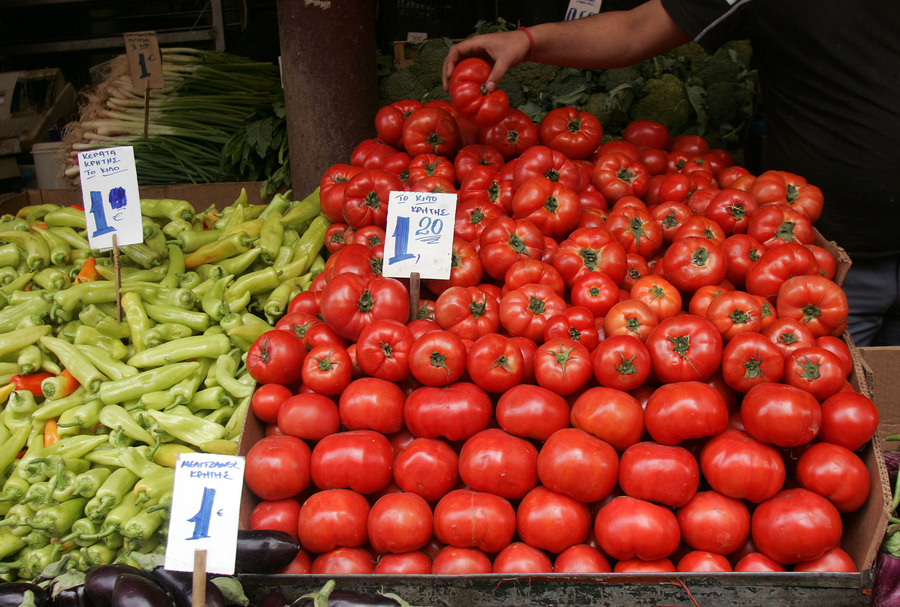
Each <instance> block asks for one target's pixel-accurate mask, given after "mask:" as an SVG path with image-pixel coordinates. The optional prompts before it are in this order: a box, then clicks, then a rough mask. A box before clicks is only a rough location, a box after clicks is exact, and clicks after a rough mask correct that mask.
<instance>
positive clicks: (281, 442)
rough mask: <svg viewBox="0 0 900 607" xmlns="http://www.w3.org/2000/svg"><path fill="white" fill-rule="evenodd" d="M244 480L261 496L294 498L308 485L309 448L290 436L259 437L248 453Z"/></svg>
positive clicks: (248, 486) (272, 498)
mask: <svg viewBox="0 0 900 607" xmlns="http://www.w3.org/2000/svg"><path fill="white" fill-rule="evenodd" d="M244 482H245V483H246V484H247V488H248V489H250V491H252V492H253V494H254V495H256V496H257V497H258V498H260V499H264V500H280V499H286V498H289V497H294V496H295V495H297V494H299V493H300V492H301V491H303V490H304V489H306V488H307V487H308V486H309V482H310V450H309V447H307V446H306V443H304V442H303V441H302V440H300V439H299V438H296V437H293V436H267V437H264V438H262V439H260V440H259V441H257V442H256V443H255V444H254V445H253V446H252V447H250V450H249V451H248V452H247V461H246V477H245V481H244Z"/></svg>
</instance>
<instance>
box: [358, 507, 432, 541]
mask: <svg viewBox="0 0 900 607" xmlns="http://www.w3.org/2000/svg"><path fill="white" fill-rule="evenodd" d="M367 530H368V536H369V543H370V544H371V545H372V549H373V550H374V551H375V552H379V553H395V554H398V553H404V552H411V551H413V550H419V549H420V548H422V547H423V546H425V544H427V543H428V540H430V539H431V532H432V516H431V507H430V506H429V505H428V502H426V501H425V500H424V499H423V498H422V497H421V496H418V495H416V494H415V493H389V494H387V495H383V496H381V497H380V498H378V500H377V501H376V502H375V503H374V504H372V508H371V509H370V510H369V517H368V519H367Z"/></svg>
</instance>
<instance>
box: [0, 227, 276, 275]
mask: <svg viewBox="0 0 900 607" xmlns="http://www.w3.org/2000/svg"><path fill="white" fill-rule="evenodd" d="M0 236H2V233H0ZM220 236H221V235H220ZM258 238H259V237H258V236H250V235H248V234H247V232H244V231H237V232H233V233H231V234H227V235H225V236H221V237H220V238H219V239H218V240H215V241H213V242H209V243H207V244H205V245H203V246H201V247H200V248H199V249H197V250H196V251H193V252H192V253H189V254H188V255H186V256H185V258H184V266H185V267H186V268H189V269H190V268H196V267H197V266H199V265H201V264H204V263H217V262H220V261H222V260H223V259H228V258H229V257H234V256H235V255H238V254H240V253H244V252H246V251H248V250H249V249H250V247H251V246H252V245H253V243H254V242H256V240H257V239H258ZM35 269H40V268H35Z"/></svg>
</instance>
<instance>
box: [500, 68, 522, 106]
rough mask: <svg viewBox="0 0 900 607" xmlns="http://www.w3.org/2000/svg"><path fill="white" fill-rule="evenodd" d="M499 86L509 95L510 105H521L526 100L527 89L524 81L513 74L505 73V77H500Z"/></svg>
mask: <svg viewBox="0 0 900 607" xmlns="http://www.w3.org/2000/svg"><path fill="white" fill-rule="evenodd" d="M497 88H499V89H500V90H502V91H504V92H505V93H506V96H507V97H509V107H519V106H520V105H522V104H523V103H525V101H526V97H525V90H524V88H523V87H522V83H521V82H519V79H518V78H516V77H515V76H513V75H512V74H509V73H507V74H505V75H504V76H503V78H501V79H500V84H499V85H498V86H497Z"/></svg>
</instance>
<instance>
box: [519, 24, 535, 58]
mask: <svg viewBox="0 0 900 607" xmlns="http://www.w3.org/2000/svg"><path fill="white" fill-rule="evenodd" d="M518 30H519V31H520V32H522V33H524V34H525V35H526V36H528V53H527V54H526V55H525V59H524V61H528V60H529V59H530V58H531V53H533V52H534V36H533V35H532V34H531V32H530V31H529V30H528V28H527V27H525V26H524V25H520V26H519V27H518Z"/></svg>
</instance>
